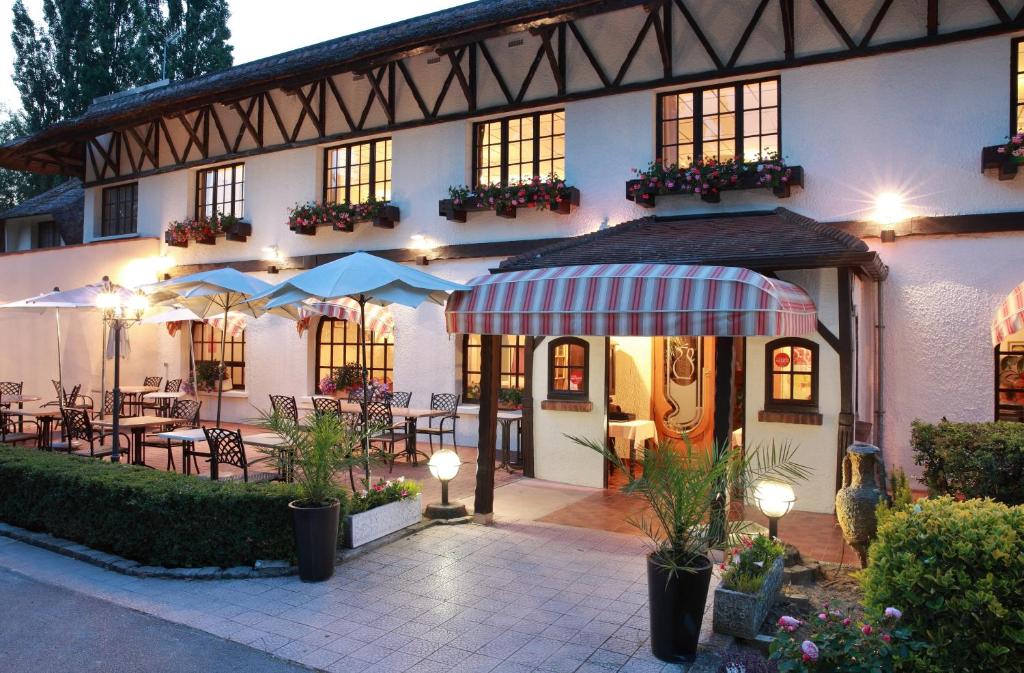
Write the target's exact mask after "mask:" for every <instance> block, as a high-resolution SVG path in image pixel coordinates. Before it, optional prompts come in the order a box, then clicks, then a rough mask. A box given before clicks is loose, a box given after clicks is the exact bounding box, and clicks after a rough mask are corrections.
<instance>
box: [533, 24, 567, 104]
mask: <svg viewBox="0 0 1024 673" xmlns="http://www.w3.org/2000/svg"><path fill="white" fill-rule="evenodd" d="M536 34H537V35H538V36H539V37H540V44H541V49H543V50H544V55H545V56H547V60H548V65H549V66H550V67H551V76H552V77H554V78H555V86H556V87H557V90H558V95H560V96H564V95H565V91H566V81H565V80H566V78H565V63H564V61H562V60H559V58H558V56H557V55H556V54H555V48H554V47H553V46H552V45H551V38H552V37H553V36H554V34H555V26H545V27H544V28H541V29H539V30H537V31H536Z"/></svg>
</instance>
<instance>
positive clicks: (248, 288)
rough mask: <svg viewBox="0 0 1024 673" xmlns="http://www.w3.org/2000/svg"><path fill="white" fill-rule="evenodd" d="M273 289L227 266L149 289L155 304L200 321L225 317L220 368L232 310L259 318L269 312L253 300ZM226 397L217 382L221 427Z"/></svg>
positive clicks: (290, 311) (221, 381) (284, 311)
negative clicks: (180, 310) (174, 306)
mask: <svg viewBox="0 0 1024 673" xmlns="http://www.w3.org/2000/svg"><path fill="white" fill-rule="evenodd" d="M272 287H273V286H271V285H270V283H265V282H263V281H262V280H260V279H258V278H253V277H252V276H248V275H246V274H244V273H242V272H241V271H238V270H236V269H232V268H230V267H224V268H221V269H213V270H211V271H201V272H199V273H193V274H190V275H188V276H182V277H181V278H172V279H171V280H165V281H163V282H160V283H156V284H155V285H150V286H148V287H147V288H146V290H147V292H149V293H150V294H151V296H152V298H153V299H154V301H157V302H161V303H167V304H178V305H180V306H183V307H185V308H187V309H189V310H191V311H192V312H193V313H195V315H196V316H198V317H199V318H201V319H203V320H206V319H207V318H208V317H211V316H215V315H217V314H221V315H222V316H223V320H224V328H222V329H221V332H220V366H221V369H223V368H224V346H225V342H226V340H227V329H226V328H227V323H228V314H229V313H231V312H232V311H236V312H238V313H242V314H244V315H251V316H252V317H254V318H258V317H259V316H260V315H262V314H263V313H266V312H267V311H268V310H269V309H268V308H267V307H265V306H263V305H262V304H260V305H257V304H254V303H252V302H251V301H250V300H251V299H252V298H253V297H255V296H257V295H261V294H265V293H266V292H267V291H268V290H270V289H272ZM296 311H297V310H296V309H289V308H282V309H278V310H277V311H275V312H276V313H281V314H284V315H288V316H289V317H293V318H295V317H296V316H297V315H298V314H297V312H296ZM223 396H224V379H223V378H220V379H218V381H217V427H220V414H221V402H222V400H223Z"/></svg>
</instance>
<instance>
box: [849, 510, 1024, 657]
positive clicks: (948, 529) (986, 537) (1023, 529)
mask: <svg viewBox="0 0 1024 673" xmlns="http://www.w3.org/2000/svg"><path fill="white" fill-rule="evenodd" d="M861 582H862V585H863V588H864V596H865V603H866V605H867V607H868V608H869V609H873V610H883V609H884V608H886V607H888V606H898V607H899V608H900V609H901V610H902V611H903V622H902V623H903V625H904V626H906V627H908V628H909V629H910V630H911V631H912V632H913V634H914V637H915V638H918V639H920V640H924V641H927V642H928V643H929V644H930V645H931V647H929V648H928V649H927V650H924V651H922V652H921V653H920V654H919V657H918V659H917V662H916V666H914V667H912V669H911V670H914V671H920V672H927V673H933V672H936V673H937V672H939V671H949V670H953V669H951V668H950V664H951V662H955V663H956V666H957V668H956V669H955V670H957V671H962V672H963V673H973V672H977V673H982V672H985V673H988V672H989V671H1011V670H1013V671H1019V670H1021V667H1022V666H1024V663H1022V660H1021V654H1022V652H1024V591H1021V587H1024V507H1007V506H1006V505H1003V504H1000V503H997V502H993V501H992V500H968V501H965V502H957V501H956V500H954V499H953V498H950V497H942V498H938V499H935V500H919V501H918V502H916V503H915V504H913V505H911V506H910V507H908V508H906V509H904V510H896V511H893V512H891V513H890V514H889V515H888V516H887V517H886V518H885V520H884V521H882V522H881V524H880V526H879V530H878V539H877V540H876V541H875V543H874V544H872V545H871V550H870V562H869V564H868V567H867V569H866V570H865V571H864V572H863V573H862V576H861Z"/></svg>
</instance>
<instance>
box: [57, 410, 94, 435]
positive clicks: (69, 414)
mask: <svg viewBox="0 0 1024 673" xmlns="http://www.w3.org/2000/svg"><path fill="white" fill-rule="evenodd" d="M61 415H62V416H63V417H64V433H65V434H66V435H67V437H68V439H80V440H82V441H86V442H92V439H93V434H92V422H91V421H90V420H89V414H88V413H86V411H85V409H72V408H69V407H64V409H62V410H61Z"/></svg>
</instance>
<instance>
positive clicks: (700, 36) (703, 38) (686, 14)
mask: <svg viewBox="0 0 1024 673" xmlns="http://www.w3.org/2000/svg"><path fill="white" fill-rule="evenodd" d="M675 2H676V7H678V8H679V11H680V12H681V13H682V15H683V18H684V19H686V23H688V24H689V25H690V30H692V31H693V34H694V35H696V36H697V40H698V41H699V42H700V44H701V46H702V47H704V51H706V52H707V53H708V56H709V57H710V58H711V62H712V63H714V64H715V67H716V68H718V69H719V70H723V69H724V68H725V63H723V62H722V59H720V58H719V57H718V54H717V53H716V52H715V48H714V47H713V46H712V44H711V41H710V40H708V38H707V35H705V34H704V29H703V28H701V27H700V24H699V23H697V19H695V18H694V16H693V14H691V13H690V10H689V9H688V8H687V6H686V3H685V2H684V0H675ZM851 46H852V45H851Z"/></svg>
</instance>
